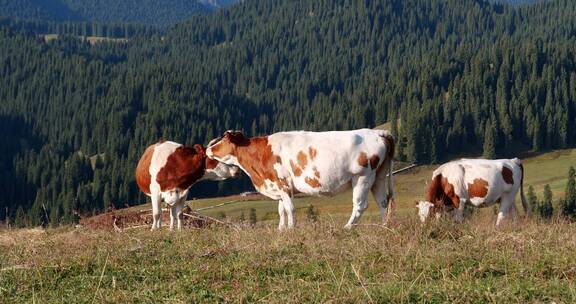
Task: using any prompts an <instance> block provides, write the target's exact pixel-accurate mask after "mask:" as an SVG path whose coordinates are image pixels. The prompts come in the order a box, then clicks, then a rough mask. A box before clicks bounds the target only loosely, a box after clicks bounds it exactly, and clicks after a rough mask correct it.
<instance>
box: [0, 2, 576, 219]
mask: <svg viewBox="0 0 576 304" xmlns="http://www.w3.org/2000/svg"><path fill="white" fill-rule="evenodd" d="M574 20H576V3H575V2H574V1H570V0H554V1H538V2H535V3H533V4H526V5H509V4H506V3H493V2H487V1H481V0H447V1H446V0H380V1H355V0H336V1H333V0H330V1H327V0H320V1H318V0H314V1H312V0H298V1H280V0H272V1H252V0H248V1H244V2H242V3H240V4H238V5H235V6H232V7H230V8H229V9H224V10H218V11H215V12H214V13H211V14H197V15H194V16H192V17H191V18H189V19H187V20H186V21H185V22H182V23H178V24H177V25H175V26H173V27H171V28H168V29H165V30H157V29H153V28H149V27H147V26H144V25H142V26H136V25H131V28H132V31H131V32H130V33H128V34H127V33H126V32H124V33H122V32H121V31H122V29H125V28H127V26H126V25H125V26H124V27H123V25H121V24H119V25H116V27H117V28H118V29H119V30H118V31H119V33H117V34H112V33H114V31H108V30H100V31H99V34H101V35H108V33H110V34H109V35H111V36H114V37H115V36H118V37H128V38H129V40H128V42H126V43H117V42H103V43H97V44H93V45H92V44H90V43H87V42H85V41H83V40H81V39H78V36H82V35H83V34H87V33H88V32H89V31H92V30H94V28H95V27H94V25H89V24H88V23H82V22H78V23H75V22H67V23H66V24H67V25H66V26H64V25H63V24H58V23H50V22H55V21H50V22H45V23H44V22H42V21H38V20H35V21H24V20H21V19H17V20H16V19H10V18H6V19H2V20H0V75H1V79H2V81H1V82H0V152H1V153H0V188H1V189H2V193H3V194H4V195H3V197H2V198H1V199H0V220H6V219H7V218H10V219H14V218H19V219H20V220H21V221H23V222H25V223H27V224H29V225H39V224H44V225H47V224H52V225H57V224H59V223H67V222H74V221H76V220H77V219H78V217H79V216H84V215H90V214H95V213H98V212H102V211H104V210H106V209H107V208H110V207H113V208H121V207H124V206H129V205H135V204H140V203H143V202H145V200H146V198H145V197H144V196H143V195H142V194H140V193H139V191H138V189H137V187H136V184H135V182H134V177H133V172H134V168H135V166H136V164H137V162H138V159H139V157H140V155H141V153H142V152H143V151H144V149H145V148H146V147H147V146H148V145H150V144H152V143H155V142H156V141H158V140H159V139H160V138H165V139H170V140H174V141H178V142H181V143H185V144H193V143H202V144H206V143H207V142H208V141H209V140H210V139H212V138H214V137H216V136H218V135H219V134H221V133H222V132H223V131H225V130H229V129H238V130H244V131H245V132H246V133H247V134H249V135H252V136H256V135H261V134H268V133H272V132H277V131H282V130H300V129H306V130H344V129H355V128H364V127H368V128H371V127H374V126H377V125H380V124H382V123H384V122H389V121H392V122H399V124H394V123H393V124H391V125H392V132H393V133H394V134H395V136H396V137H397V138H398V140H399V142H400V147H399V149H398V152H397V155H396V158H397V159H399V160H403V161H407V162H413V163H419V164H425V163H438V162H441V161H443V160H446V159H449V158H451V157H453V156H456V155H462V154H468V155H470V154H471V155H477V156H480V155H484V156H485V157H489V158H492V157H508V156H512V155H516V153H518V152H521V151H533V152H539V151H545V150H550V149H559V148H566V147H574V146H575V145H576V134H575V133H576V130H574V128H571V126H574V123H575V122H576V51H575V49H574V45H576V41H575V39H576V38H575V37H576V35H575V33H576V29H575V26H576V24H575V23H574V22H573V21H574ZM99 26H100V27H111V28H114V26H112V25H107V24H105V23H102V25H99ZM83 29H84V31H83ZM47 31H48V32H50V31H58V32H59V33H61V35H60V37H59V38H58V39H55V40H52V41H49V42H46V41H44V40H43V39H40V38H39V36H38V35H39V34H44V33H46V32H47ZM94 31H96V30H94ZM250 187H251V186H250V183H249V181H248V180H247V179H245V178H244V179H240V180H235V181H230V182H226V183H202V184H199V185H196V186H194V188H193V191H192V194H191V196H190V198H192V197H196V196H206V195H217V194H218V195H222V194H227V193H236V192H239V191H245V190H248V189H250Z"/></svg>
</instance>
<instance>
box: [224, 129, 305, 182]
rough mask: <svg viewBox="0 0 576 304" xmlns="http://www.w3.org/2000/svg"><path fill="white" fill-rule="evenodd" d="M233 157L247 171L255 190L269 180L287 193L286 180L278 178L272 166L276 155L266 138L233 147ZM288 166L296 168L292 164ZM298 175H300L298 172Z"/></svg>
mask: <svg viewBox="0 0 576 304" xmlns="http://www.w3.org/2000/svg"><path fill="white" fill-rule="evenodd" d="M235 156H236V158H237V159H238V162H239V163H240V166H242V168H244V170H246V171H247V173H248V174H249V175H250V178H251V179H252V183H253V184H254V186H255V187H256V188H257V189H260V188H262V187H263V186H264V185H265V181H266V180H269V181H270V182H272V183H275V184H276V185H278V187H279V188H280V189H282V190H283V191H289V189H290V185H289V183H288V181H287V180H286V179H281V178H278V175H277V174H276V170H275V169H274V164H276V163H277V162H278V159H279V157H278V155H275V154H274V153H273V152H272V146H271V145H269V144H268V137H266V136H264V137H254V138H250V139H246V141H245V142H243V144H242V145H238V146H236V147H235ZM290 165H291V166H293V168H294V167H297V166H296V164H294V162H292V161H290ZM300 174H302V173H301V172H300Z"/></svg>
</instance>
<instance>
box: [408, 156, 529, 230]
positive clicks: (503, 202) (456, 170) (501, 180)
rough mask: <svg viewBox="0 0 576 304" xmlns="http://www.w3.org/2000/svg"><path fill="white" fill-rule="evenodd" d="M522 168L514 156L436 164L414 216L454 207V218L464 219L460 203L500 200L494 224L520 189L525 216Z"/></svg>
mask: <svg viewBox="0 0 576 304" xmlns="http://www.w3.org/2000/svg"><path fill="white" fill-rule="evenodd" d="M523 179H524V168H523V167H522V162H521V161H520V160H519V159H518V158H514V159H497V160H487V159H461V160H456V161H452V162H449V163H446V164H444V165H442V166H440V167H439V168H438V169H436V170H435V171H434V173H433V174H432V181H431V182H430V185H428V189H427V191H426V200H425V201H420V202H419V203H418V204H417V206H416V207H417V208H418V209H419V210H418V215H419V216H420V220H421V221H422V222H424V221H425V220H426V218H428V216H429V215H430V211H431V210H432V212H433V213H435V214H436V216H437V217H438V216H439V215H440V212H441V211H442V210H444V208H447V209H454V210H455V211H454V220H456V221H458V222H462V221H463V220H464V206H465V204H466V202H470V203H471V204H472V205H474V206H475V207H480V208H482V207H488V206H491V205H493V204H494V203H495V202H496V201H498V199H500V212H499V213H498V218H497V220H496V226H498V225H500V222H501V221H502V219H504V217H505V216H506V215H508V213H511V212H512V213H514V212H515V211H516V207H515V205H514V199H515V197H516V193H518V190H520V197H521V199H522V205H523V207H524V211H525V212H526V214H527V215H530V212H531V211H530V206H529V205H528V204H527V203H526V198H525V197H524V187H523Z"/></svg>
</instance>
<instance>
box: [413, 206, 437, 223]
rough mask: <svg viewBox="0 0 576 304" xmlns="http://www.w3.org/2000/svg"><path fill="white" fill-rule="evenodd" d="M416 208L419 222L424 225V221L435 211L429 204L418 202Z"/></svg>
mask: <svg viewBox="0 0 576 304" xmlns="http://www.w3.org/2000/svg"><path fill="white" fill-rule="evenodd" d="M416 208H417V209H418V216H419V217H420V221H421V222H422V223H424V222H425V221H426V219H428V217H429V216H430V214H431V213H434V212H435V211H436V208H435V205H434V204H432V203H431V202H426V201H420V202H418V203H417V204H416Z"/></svg>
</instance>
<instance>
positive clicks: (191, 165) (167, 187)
mask: <svg viewBox="0 0 576 304" xmlns="http://www.w3.org/2000/svg"><path fill="white" fill-rule="evenodd" d="M239 173H240V170H239V169H238V167H234V166H229V165H226V164H223V163H220V162H218V161H216V160H213V159H210V158H208V157H206V151H205V149H204V148H203V147H202V146H201V145H198V144H197V145H194V147H186V146H184V145H182V144H179V143H175V142H172V141H164V140H161V141H159V142H158V143H156V144H153V145H150V146H149V147H148V148H146V151H145V152H144V154H143V155H142V157H141V158H140V161H139V162H138V166H137V167H136V183H137V184H138V187H139V188H140V190H141V191H142V192H143V193H144V194H146V195H148V196H150V197H151V199H152V216H153V223H152V230H154V229H159V228H160V226H161V218H162V216H161V215H162V210H161V209H160V203H161V201H162V200H163V201H164V202H165V203H166V204H167V205H169V206H170V230H172V229H174V221H176V222H177V227H178V229H181V228H182V224H181V221H180V213H181V211H182V208H183V207H184V202H185V200H186V195H187V194H188V189H190V187H191V186H192V185H193V184H194V183H196V182H197V181H201V180H213V181H220V180H224V179H227V178H231V177H236V176H238V174H239Z"/></svg>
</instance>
